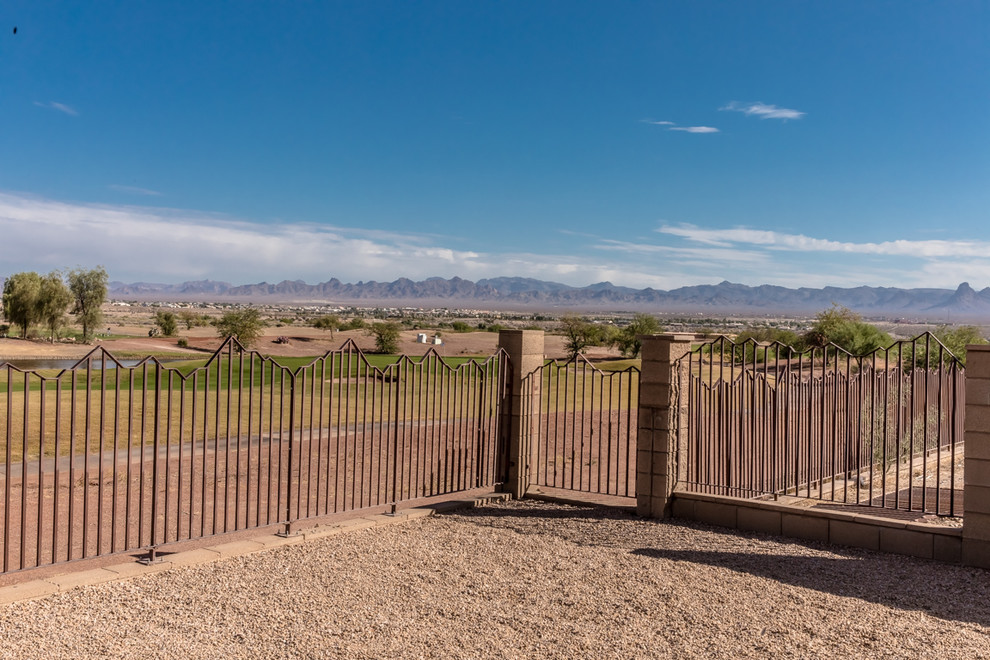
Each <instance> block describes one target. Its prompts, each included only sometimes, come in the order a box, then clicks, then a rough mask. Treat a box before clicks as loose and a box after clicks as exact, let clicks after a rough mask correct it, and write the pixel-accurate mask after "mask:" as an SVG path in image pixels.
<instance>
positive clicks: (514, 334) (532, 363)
mask: <svg viewBox="0 0 990 660" xmlns="http://www.w3.org/2000/svg"><path fill="white" fill-rule="evenodd" d="M498 346H499V348H501V349H503V350H504V351H505V352H506V353H507V354H508V356H509V362H510V365H511V367H512V370H511V380H510V382H509V391H508V392H507V395H508V400H507V401H504V402H503V404H504V405H507V406H508V409H507V410H506V412H507V418H506V419H507V421H508V431H509V437H508V442H509V447H508V464H507V467H508V474H507V475H506V476H507V478H506V482H505V485H504V486H503V489H504V490H505V491H507V492H509V493H512V497H513V498H517V499H518V498H520V497H522V496H524V495H525V494H526V489H527V488H528V487H529V470H530V448H531V445H532V437H533V432H534V424H535V420H536V416H537V414H538V413H539V409H540V387H541V385H542V378H539V377H537V378H528V376H529V375H530V374H531V373H532V372H533V371H535V370H536V369H539V368H540V367H541V366H543V359H544V358H543V351H544V345H543V331H542V330H501V331H499V333H498Z"/></svg>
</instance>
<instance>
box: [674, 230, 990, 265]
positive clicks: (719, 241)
mask: <svg viewBox="0 0 990 660" xmlns="http://www.w3.org/2000/svg"><path fill="white" fill-rule="evenodd" d="M657 231H658V232H660V233H662V234H669V235H672V236H679V237H681V238H685V239H687V240H690V241H694V242H697V243H704V244H707V245H713V246H721V247H729V246H733V245H739V244H743V245H760V246H765V247H767V248H769V249H773V250H788V251H793V252H845V253H849V254H873V255H886V256H901V257H918V258H924V259H932V258H936V257H956V258H958V257H987V256H990V242H987V241H979V240H957V241H944V240H920V241H919V240H903V239H902V240H894V241H883V242H879V243H873V242H862V243H856V242H849V241H833V240H829V239H824V238H813V237H810V236H805V235H803V234H787V233H781V232H776V231H765V230H760V229H747V228H745V227H737V228H733V229H704V228H701V227H695V226H693V225H678V226H670V225H663V226H661V227H660V228H659V229H657Z"/></svg>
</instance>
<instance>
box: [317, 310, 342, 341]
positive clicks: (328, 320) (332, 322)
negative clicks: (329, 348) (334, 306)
mask: <svg viewBox="0 0 990 660" xmlns="http://www.w3.org/2000/svg"><path fill="white" fill-rule="evenodd" d="M341 325H343V322H342V321H341V320H340V317H339V316H337V315H336V314H325V315H324V316H321V317H320V318H318V319H316V320H315V321H313V327H314V328H316V329H318V330H327V331H329V332H330V339H333V331H334V330H337V329H339V328H340V326H341Z"/></svg>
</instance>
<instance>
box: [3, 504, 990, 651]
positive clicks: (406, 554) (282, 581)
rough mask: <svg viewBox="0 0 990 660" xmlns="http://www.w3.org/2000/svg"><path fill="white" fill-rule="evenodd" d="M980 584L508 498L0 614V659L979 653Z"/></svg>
mask: <svg viewBox="0 0 990 660" xmlns="http://www.w3.org/2000/svg"><path fill="white" fill-rule="evenodd" d="M988 587H990V573H988V572H986V571H983V570H980V569H971V568H964V567H959V566H948V565H943V564H936V563H933V562H926V561H921V560H916V559H911V558H906V557H900V556H894V555H883V554H879V553H874V552H869V551H865V550H849V549H842V548H834V547H825V546H822V545H818V544H813V543H799V542H792V541H789V540H786V539H781V538H777V537H771V536H765V535H753V534H735V533H728V532H726V531H724V530H719V529H717V528H712V527H708V526H705V525H699V524H689V523H679V522H658V521H653V520H644V519H640V518H636V517H634V516H632V515H630V514H628V513H625V512H623V511H619V510H615V509H604V508H581V507H570V506H564V505H555V504H547V503H541V502H532V501H523V502H510V503H506V504H495V505H491V506H486V507H483V508H478V509H473V510H466V511H463V512H460V513H454V514H446V515H438V516H434V517H432V518H426V519H419V520H415V521H411V522H408V523H406V524H400V525H391V526H386V527H379V528H373V529H367V530H362V531H358V532H352V533H348V534H343V535H337V536H332V537H326V538H321V539H316V540H312V541H307V542H305V543H302V544H299V545H293V546H288V547H282V548H278V549H273V550H268V551H264V552H260V553H257V554H254V555H249V556H245V557H236V558H231V559H228V560H224V561H219V562H216V563H213V564H208V565H203V566H197V567H191V568H183V569H179V568H177V569H172V570H169V571H166V572H163V573H158V574H155V575H149V576H145V577H141V578H136V579H133V580H129V581H126V582H119V583H111V584H103V585H98V586H92V587H84V588H79V589H75V590H72V591H68V592H64V593H59V594H56V595H52V596H49V597H47V598H43V599H41V600H37V601H32V602H24V603H17V604H13V605H9V606H5V607H3V608H0V657H5V658H6V657H9V658H52V657H63V658H95V657H142V658H180V657H181V658H218V657H223V658H383V657H384V658H769V657H773V658H816V659H817V658H823V657H826V658H849V657H851V658H939V659H942V658H946V659H951V658H966V659H969V658H980V657H988V655H990V601H988V600H987V598H986V593H987V589H988Z"/></svg>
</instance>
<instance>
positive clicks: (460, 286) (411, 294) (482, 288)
mask: <svg viewBox="0 0 990 660" xmlns="http://www.w3.org/2000/svg"><path fill="white" fill-rule="evenodd" d="M110 294H111V295H112V296H115V297H117V298H131V299H144V300H156V299H157V300H165V299H173V300H216V301H230V300H241V301H245V302H246V301H249V300H250V301H259V302H260V301H271V302H325V303H332V304H341V303H355V302H361V301H365V302H366V304H372V303H379V302H392V303H395V302H400V301H401V302H405V303H415V302H417V301H420V302H421V303H422V304H429V303H435V304H441V305H443V306H450V304H451V303H452V302H453V303H459V304H461V305H462V306H471V307H474V306H480V305H485V306H489V307H491V308H493V309H495V308H513V307H524V308H543V309H545V308H551V307H552V308H560V309H601V310H613V311H631V310H637V311H639V310H642V311H647V312H653V313H662V312H684V311H703V312H705V313H712V312H721V313H726V314H731V313H742V314H745V313H752V314H759V315H761V316H764V315H771V314H777V313H787V314H794V313H815V312H818V311H821V310H822V309H826V308H828V307H829V306H830V305H831V304H832V303H833V302H835V303H838V304H840V305H843V306H845V307H848V308H850V309H852V310H854V311H857V312H859V313H861V314H871V315H875V316H876V315H888V316H896V317H905V316H915V317H924V316H925V315H926V314H931V315H938V316H942V315H944V314H950V315H956V316H953V318H957V317H960V318H961V317H970V318H987V319H990V287H987V288H985V289H983V290H982V291H980V292H979V293H977V292H976V291H975V290H974V289H973V287H971V286H970V284H969V283H968V282H963V283H961V284H960V285H959V286H958V287H957V288H956V289H955V290H951V289H899V288H894V287H869V286H859V287H853V288H841V287H825V288H821V289H813V288H808V287H801V288H798V289H789V288H786V287H782V286H776V285H766V284H765V285H761V286H756V287H753V286H748V285H745V284H737V283H733V282H729V281H728V280H723V281H722V282H720V283H719V284H717V285H712V284H700V285H696V286H685V287H681V288H678V289H672V290H670V291H663V290H660V289H652V288H645V289H632V288H629V287H623V286H616V285H614V284H612V283H611V282H607V281H606V282H597V283H595V284H592V285H589V286H586V287H575V286H570V285H567V284H561V283H559V282H547V281H544V280H537V279H532V278H526V277H495V278H490V279H482V280H478V281H477V282H472V281H471V280H466V279H463V278H460V277H452V278H450V279H445V278H442V277H430V278H426V279H424V280H422V281H418V282H416V281H413V280H411V279H409V278H407V277H400V278H398V279H396V280H395V281H393V282H376V281H373V280H372V281H367V282H365V281H359V282H357V283H354V284H351V283H344V282H341V281H340V280H339V279H337V278H331V279H329V280H327V281H326V282H321V283H319V284H307V283H306V282H304V281H302V280H282V281H281V282H279V283H278V284H269V283H268V282H259V283H257V284H244V285H238V286H234V285H231V284H228V283H227V282H216V281H213V280H199V281H195V282H184V283H183V284H149V283H143V282H139V283H135V284H125V283H122V282H113V283H111V286H110Z"/></svg>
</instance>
